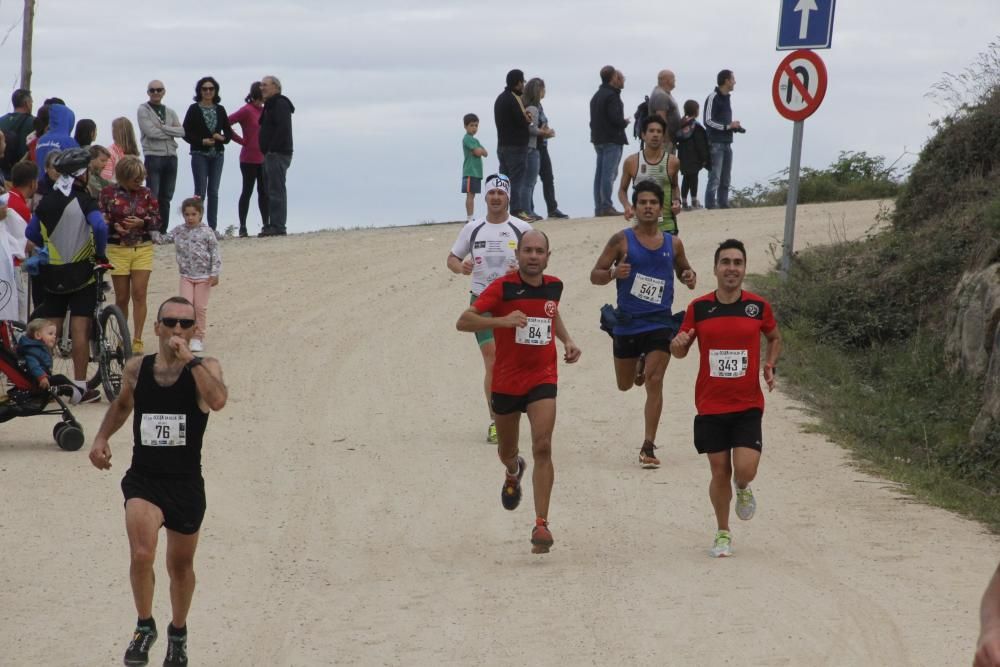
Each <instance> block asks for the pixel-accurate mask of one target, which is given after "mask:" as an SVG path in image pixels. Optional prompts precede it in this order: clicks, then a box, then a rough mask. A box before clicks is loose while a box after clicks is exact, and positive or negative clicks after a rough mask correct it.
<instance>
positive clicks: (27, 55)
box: [21, 0, 35, 90]
mask: <svg viewBox="0 0 1000 667" xmlns="http://www.w3.org/2000/svg"><path fill="white" fill-rule="evenodd" d="M34 27H35V0H24V21H23V23H22V32H21V88H24V89H25V90H31V35H32V32H33V31H34Z"/></svg>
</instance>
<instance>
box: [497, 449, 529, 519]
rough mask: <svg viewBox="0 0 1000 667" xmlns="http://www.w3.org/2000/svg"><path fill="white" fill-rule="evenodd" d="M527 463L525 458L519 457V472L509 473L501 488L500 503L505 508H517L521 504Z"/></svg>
mask: <svg viewBox="0 0 1000 667" xmlns="http://www.w3.org/2000/svg"><path fill="white" fill-rule="evenodd" d="M525 467H526V465H525V463H524V459H523V458H521V457H520V456H518V457H517V474H516V475H513V476H512V475H511V474H510V473H507V474H506V476H505V477H504V480H503V487H501V488H500V504H501V505H503V508H504V509H505V510H516V509H517V506H518V505H520V504H521V478H522V477H524V469H525Z"/></svg>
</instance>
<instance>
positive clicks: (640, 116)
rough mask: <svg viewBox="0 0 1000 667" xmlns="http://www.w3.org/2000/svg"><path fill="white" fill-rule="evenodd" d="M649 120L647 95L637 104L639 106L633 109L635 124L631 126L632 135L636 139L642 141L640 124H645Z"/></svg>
mask: <svg viewBox="0 0 1000 667" xmlns="http://www.w3.org/2000/svg"><path fill="white" fill-rule="evenodd" d="M647 118H649V95H646V99H644V100H643V101H642V102H639V106H637V107H636V108H635V122H634V123H633V124H632V134H633V135H634V136H635V138H636V139H642V124H643V123H645V122H646V119H647Z"/></svg>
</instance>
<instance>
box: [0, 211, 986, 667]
mask: <svg viewBox="0 0 1000 667" xmlns="http://www.w3.org/2000/svg"><path fill="white" fill-rule="evenodd" d="M876 212H877V203H875V202H862V203H852V204H839V205H816V206H807V207H802V208H801V209H800V212H799V227H798V233H797V239H796V246H797V247H799V248H801V247H803V246H804V245H807V244H816V243H827V242H829V241H830V240H831V239H835V238H842V237H845V236H846V237H848V238H853V237H858V236H860V235H862V234H863V233H865V232H866V231H867V230H868V229H869V228H871V227H872V225H873V224H874V216H875V214H876ZM783 222H784V211H783V209H756V210H747V211H729V212H723V211H713V212H695V213H687V214H684V215H683V217H682V219H681V232H682V238H683V240H684V243H685V245H686V247H687V252H688V256H689V258H690V259H691V261H692V263H693V264H694V266H695V268H696V269H697V270H698V272H699V275H700V278H701V281H702V282H701V284H699V286H698V288H697V290H696V291H695V292H688V291H687V290H685V289H683V288H681V294H679V296H678V300H677V301H675V306H676V308H677V309H679V308H680V307H681V306H683V305H685V304H686V302H687V300H688V299H689V298H691V297H692V296H694V295H700V294H702V293H705V292H707V291H709V290H710V289H712V288H713V287H714V283H713V282H712V279H711V271H710V269H711V257H712V252H713V251H714V248H715V245H716V244H717V242H718V241H720V240H722V239H724V238H726V237H730V236H736V237H739V238H741V239H743V240H744V241H746V243H747V244H748V246H749V247H750V268H751V270H764V269H766V268H767V266H768V263H769V259H768V246H769V244H772V243H778V241H779V239H780V238H781V235H782V229H783ZM622 226H623V221H622V220H621V219H606V218H605V219H601V220H571V221H567V222H554V223H549V222H545V223H541V224H540V225H539V227H540V228H542V229H544V230H545V231H546V232H548V233H549V234H550V235H551V238H552V247H553V254H552V260H551V262H550V266H549V272H550V273H552V274H554V275H557V276H559V277H561V278H562V279H563V280H564V282H565V284H566V289H565V293H564V298H563V302H562V307H561V312H562V313H563V317H564V318H565V320H566V323H567V326H568V327H569V329H570V331H571V333H572V334H573V336H574V338H575V339H576V341H577V343H578V344H579V346H580V347H581V348H582V350H583V357H582V359H581V361H580V363H579V364H577V365H575V366H566V365H563V366H562V368H561V370H560V372H561V378H560V379H561V383H560V394H559V418H558V422H557V425H556V432H555V439H554V448H555V464H556V487H555V492H554V495H553V502H552V512H551V516H550V519H551V525H552V529H553V533H554V535H555V539H556V544H555V547H554V548H553V550H552V552H551V553H550V554H548V555H544V556H539V555H532V554H531V553H530V545H529V543H528V537H529V530H530V528H531V525H532V520H533V514H532V511H531V505H532V503H531V491H530V484H529V485H527V487H526V493H525V500H524V502H523V503H522V506H521V508H520V509H519V510H518V511H517V512H514V513H509V512H505V511H504V510H503V509H502V508H501V507H500V503H499V498H498V496H499V487H500V483H501V480H502V470H501V466H500V464H499V463H498V462H497V460H496V454H495V451H494V448H492V447H490V446H488V445H487V444H486V443H485V441H484V435H485V430H486V426H487V422H488V420H487V417H486V411H485V407H484V404H483V398H482V395H481V381H482V370H481V362H480V358H479V353H478V351H477V349H476V346H475V344H474V342H473V340H472V336H471V335H467V334H460V333H458V332H456V331H455V328H454V323H455V320H456V318H457V317H458V315H459V313H460V312H461V311H462V309H464V308H465V307H466V305H467V298H468V297H467V289H468V279H467V278H463V277H459V276H453V275H452V274H451V273H450V272H448V271H447V269H446V268H445V266H444V263H445V257H446V256H447V253H448V249H449V248H450V246H451V243H452V242H453V240H454V237H455V235H456V234H457V232H458V226H457V225H441V226H426V227H411V228H397V229H381V230H361V231H349V232H324V233H315V234H308V235H299V236H292V237H287V238H284V239H267V240H257V239H253V240H246V241H240V240H234V241H228V242H226V243H225V244H224V258H225V267H224V274H223V279H222V284H221V286H220V287H219V288H218V289H217V290H216V291H215V293H214V294H213V297H212V298H213V299H214V301H213V304H212V306H211V309H210V313H209V318H210V322H211V325H212V326H211V331H210V336H209V339H208V350H209V353H211V354H213V355H215V356H217V357H219V358H220V359H221V361H222V363H223V366H224V368H225V372H226V379H227V382H228V384H229V387H230V392H231V394H230V401H229V405H228V406H227V407H226V409H225V410H224V411H223V412H221V413H219V414H216V415H213V416H212V418H211V420H210V422H209V430H208V433H207V436H206V446H205V451H204V471H205V477H206V481H207V489H208V498H209V508H208V514H207V517H206V520H205V523H204V526H203V530H202V540H201V545H200V548H199V552H198V556H197V560H196V569H197V572H198V577H199V582H198V589H197V592H196V594H195V599H194V606H193V609H192V612H191V615H190V619H189V628H190V635H189V637H190V639H189V650H190V654H191V660H192V664H198V665H207V664H211V665H327V664H337V665H479V664H485V665H510V664H525V665H554V664H560V665H566V666H569V665H574V666H575V665H626V664H627V665H633V664H634V665H707V664H713V665H719V664H722V665H730V664H731V665H796V666H799V665H851V666H855V665H878V666H881V665H890V664H891V665H928V666H935V667H938V666H941V665H960V664H968V663H969V662H970V658H971V655H972V648H973V646H974V642H975V637H976V633H977V622H978V621H977V605H978V601H979V596H980V594H981V592H982V590H983V588H984V587H985V584H986V581H987V579H988V577H989V575H990V573H991V572H992V570H993V568H994V567H995V566H996V560H997V555H998V553H1000V541H998V540H997V539H996V538H995V537H991V536H989V535H987V534H985V533H984V531H983V529H982V528H981V527H980V526H978V525H976V524H974V523H971V522H969V521H966V520H963V519H961V518H958V517H956V516H954V515H952V514H949V513H947V512H945V511H942V510H938V509H934V508H930V507H927V506H924V505H921V504H917V503H914V502H911V501H909V500H908V499H907V498H906V497H905V496H904V495H903V494H902V493H901V492H900V491H899V490H898V489H897V488H895V487H894V485H892V484H890V483H888V482H885V481H882V480H879V479H877V478H873V477H870V476H868V475H865V474H862V473H860V472H858V471H857V470H856V469H854V468H853V467H852V466H851V465H850V463H849V460H848V457H847V456H846V455H845V453H844V452H843V451H842V450H841V449H839V448H838V447H837V446H835V445H834V444H831V443H830V442H828V441H826V440H824V439H823V438H822V437H820V436H817V435H814V434H809V433H807V432H804V430H803V426H804V425H805V424H807V423H808V420H809V418H808V417H807V416H806V415H805V414H804V411H803V409H802V406H801V405H799V404H797V403H795V402H794V401H792V400H790V399H789V398H788V397H786V396H785V395H783V394H782V393H781V392H780V391H779V392H775V393H774V394H771V395H770V396H769V397H768V409H767V412H766V414H765V419H764V429H765V450H764V451H765V454H764V459H763V462H762V465H761V470H760V475H759V477H758V480H757V482H756V483H755V485H754V488H755V491H756V494H757V497H758V500H759V509H758V513H757V516H756V517H755V518H754V520H753V521H752V522H750V523H746V524H742V523H740V524H738V525H734V547H735V550H736V555H735V557H733V558H730V559H727V560H713V559H711V558H709V557H708V555H707V549H708V547H709V546H710V541H711V538H712V535H713V530H714V522H713V516H712V512H711V507H710V505H709V502H708V496H707V483H708V479H709V471H708V465H707V462H706V461H705V460H704V459H703V458H700V457H699V456H698V455H697V454H696V453H695V451H694V448H693V446H692V444H691V420H692V417H693V410H694V406H693V385H694V377H695V374H696V361H695V359H696V357H690V358H689V359H686V360H682V361H677V360H674V362H673V363H671V366H670V368H669V370H668V373H667V388H666V400H665V404H666V407H665V410H664V415H663V420H662V423H661V429H660V436H659V438H658V444H659V445H660V446H661V449H660V450H659V452H660V453H661V457H662V458H663V460H664V465H663V467H662V468H660V469H659V470H652V471H651V470H642V469H640V468H639V466H638V464H637V461H636V453H637V449H638V446H639V444H640V443H641V440H642V426H641V424H642V422H641V409H642V404H643V398H644V397H643V394H642V393H640V392H639V391H632V392H629V393H627V394H622V393H620V392H618V391H617V390H616V389H615V387H614V379H613V377H614V376H613V371H612V361H611V343H610V339H608V338H607V336H606V335H605V334H604V333H602V332H601V331H600V330H599V329H598V328H597V315H598V312H597V311H598V308H599V306H600V305H601V304H603V303H605V302H608V301H611V300H612V299H613V288H612V287H610V286H607V287H601V288H598V287H594V286H592V285H590V283H589V281H588V274H589V270H590V268H591V266H592V265H593V262H594V260H595V259H596V257H597V255H598V253H599V251H600V250H601V248H602V247H603V245H604V243H605V242H606V241H607V239H608V237H609V236H610V235H611V234H612V233H613V232H614V231H616V230H617V229H619V228H621V227H622ZM175 287H176V270H175V265H174V262H173V251H172V249H171V248H169V247H165V248H162V249H160V250H158V257H157V264H156V270H155V273H154V274H153V281H152V293H151V296H150V303H159V301H160V300H162V298H164V297H166V296H168V295H170V294H172V293H173V290H174V289H175ZM779 317H780V313H779ZM105 408H106V405H105V404H98V405H89V406H82V407H80V408H78V410H77V415H78V416H79V418H80V419H81V421H82V422H83V423H84V425H85V427H86V430H87V445H86V447H85V448H84V450H81V451H79V452H63V451H60V450H59V449H58V448H57V447H56V446H55V444H54V443H53V441H52V440H51V437H50V431H51V426H52V423H53V422H52V420H51V419H49V418H32V419H18V420H14V421H12V422H8V423H5V424H3V425H2V426H0V429H2V442H0V493H2V509H0V540H2V546H0V555H2V568H0V663H2V664H4V665H29V664H30V665H112V664H120V661H121V657H122V654H123V652H124V649H125V645H126V644H127V642H128V639H129V633H130V631H131V628H132V627H133V623H134V620H135V614H134V610H133V606H132V600H131V594H130V589H129V584H128V546H127V542H126V538H125V531H124V521H123V510H122V504H121V494H120V491H119V486H118V484H119V481H120V478H121V475H122V473H123V472H124V471H125V469H126V468H127V467H128V463H129V458H130V447H131V445H130V438H129V436H128V435H127V429H123V431H121V432H119V433H118V435H117V436H116V437H115V438H114V439H113V440H112V447H113V451H114V452H115V458H114V460H113V462H114V464H115V467H114V468H113V470H112V471H111V472H110V473H109V472H99V471H97V470H96V469H94V468H92V467H91V466H90V464H89V463H88V461H87V456H86V450H87V448H89V446H90V441H91V438H92V437H93V435H94V433H95V432H96V429H97V425H98V423H99V421H100V418H101V417H102V415H103V413H104V410H105ZM526 431H527V429H526V426H525V427H524V429H523V435H522V438H526V437H527V433H526ZM734 520H735V519H734ZM161 547H162V543H161ZM157 568H158V573H159V576H158V579H157V591H156V602H155V616H156V618H157V620H158V622H159V624H160V627H161V633H162V632H163V629H164V628H165V627H166V625H167V622H168V621H169V615H170V614H169V598H168V595H167V592H168V587H167V577H166V574H165V571H164V569H163V565H162V548H161V553H160V560H159V561H158V563H157ZM164 651H165V641H164V639H163V638H162V637H161V639H160V641H159V642H158V643H157V645H156V647H155V648H154V650H153V653H152V658H153V660H152V664H159V661H161V660H162V658H163V653H164Z"/></svg>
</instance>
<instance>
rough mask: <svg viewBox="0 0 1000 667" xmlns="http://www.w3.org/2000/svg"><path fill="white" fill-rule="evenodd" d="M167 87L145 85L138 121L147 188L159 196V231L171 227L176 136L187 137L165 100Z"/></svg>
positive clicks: (175, 171) (157, 83)
mask: <svg viewBox="0 0 1000 667" xmlns="http://www.w3.org/2000/svg"><path fill="white" fill-rule="evenodd" d="M166 94H167V89H166V86H164V85H163V82H162V81H160V80H159V79H153V80H152V81H150V82H149V85H148V86H146V95H148V96H149V99H148V100H147V101H146V102H145V103H144V104H140V105H139V109H138V111H137V112H136V120H137V121H138V123H139V140H140V141H141V142H142V154H143V156H144V157H143V164H144V165H145V167H146V187H148V188H149V191H150V192H152V193H153V196H154V197H156V201H157V202H158V203H159V209H160V231H163V232H166V231H167V229H168V227H169V226H170V200H171V199H173V198H174V188H175V186H176V185H177V139H182V138H183V137H184V127H183V126H182V125H181V121H180V119H178V117H177V112H175V111H174V110H173V109H171V108H170V107H168V106H167V105H165V104H164V103H163V96H164V95H166Z"/></svg>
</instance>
